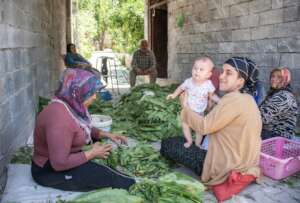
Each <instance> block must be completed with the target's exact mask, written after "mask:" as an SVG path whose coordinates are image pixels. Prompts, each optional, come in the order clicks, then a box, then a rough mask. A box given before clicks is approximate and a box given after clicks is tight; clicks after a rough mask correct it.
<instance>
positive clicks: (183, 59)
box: [177, 54, 190, 64]
mask: <svg viewBox="0 0 300 203" xmlns="http://www.w3.org/2000/svg"><path fill="white" fill-rule="evenodd" d="M177 61H178V64H185V63H190V55H189V54H177Z"/></svg>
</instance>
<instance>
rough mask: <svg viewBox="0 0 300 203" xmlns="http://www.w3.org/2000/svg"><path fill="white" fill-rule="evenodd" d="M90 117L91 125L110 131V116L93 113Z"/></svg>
mask: <svg viewBox="0 0 300 203" xmlns="http://www.w3.org/2000/svg"><path fill="white" fill-rule="evenodd" d="M91 118H92V126H93V127H95V128H98V129H101V130H103V131H105V132H110V130H111V125H112V119H111V117H110V116H106V115H98V114H93V115H91Z"/></svg>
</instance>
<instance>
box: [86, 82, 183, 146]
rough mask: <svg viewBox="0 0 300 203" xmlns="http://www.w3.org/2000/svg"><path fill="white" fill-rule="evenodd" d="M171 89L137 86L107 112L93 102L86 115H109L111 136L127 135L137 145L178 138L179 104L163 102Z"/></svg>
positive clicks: (179, 129) (179, 130)
mask: <svg viewBox="0 0 300 203" xmlns="http://www.w3.org/2000/svg"><path fill="white" fill-rule="evenodd" d="M175 88H176V86H175V85H170V86H167V87H160V86H158V85H153V84H144V85H140V86H137V87H135V88H134V89H133V90H132V91H131V93H130V94H126V95H123V96H122V98H121V99H120V101H119V102H118V103H117V104H116V105H114V106H111V108H110V109H109V108H108V107H107V104H106V106H105V103H104V102H101V101H97V102H95V103H94V104H93V105H92V106H91V107H90V108H89V111H90V113H93V114H99V113H100V114H101V113H106V114H107V115H110V116H111V117H112V118H113V125H112V129H113V131H114V132H115V133H123V134H127V135H128V136H130V137H132V138H135V139H137V140H140V141H150V142H152V141H159V140H161V139H163V138H167V137H171V136H177V135H180V134H181V127H180V122H179V112H180V105H179V102H178V100H166V96H167V95H168V94H169V93H171V92H172V91H174V89H175ZM110 105H111V104H110Z"/></svg>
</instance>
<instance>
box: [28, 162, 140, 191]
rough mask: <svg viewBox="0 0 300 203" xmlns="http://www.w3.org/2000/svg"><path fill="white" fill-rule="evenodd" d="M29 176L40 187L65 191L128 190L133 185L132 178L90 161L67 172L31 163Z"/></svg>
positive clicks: (47, 164) (48, 164) (48, 165)
mask: <svg viewBox="0 0 300 203" xmlns="http://www.w3.org/2000/svg"><path fill="white" fill-rule="evenodd" d="M31 174H32V177H33V179H34V180H35V181H36V182H37V183H38V184H40V185H42V186H46V187H52V188H56V189H60V190H67V191H80V192H86V191H91V190H95V189H99V188H104V187H112V188H122V189H129V187H130V186H131V185H133V184H134V183H135V180H134V179H133V178H131V177H128V176H126V175H123V174H121V173H119V172H117V171H115V170H113V169H111V168H109V167H107V166H104V165H99V164H96V163H93V162H91V161H89V162H87V163H85V164H82V165H81V166H78V167H75V168H73V169H70V170H67V171H55V170H54V169H53V168H52V167H51V165H50V162H49V161H48V162H47V163H46V164H45V165H44V167H43V168H41V167H39V166H38V165H36V164H35V163H34V162H33V161H32V165H31Z"/></svg>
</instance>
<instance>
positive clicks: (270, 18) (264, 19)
mask: <svg viewBox="0 0 300 203" xmlns="http://www.w3.org/2000/svg"><path fill="white" fill-rule="evenodd" d="M281 22H283V9H276V10H270V11H266V12H263V13H260V14H259V24H260V25H269V24H276V23H281Z"/></svg>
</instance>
